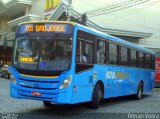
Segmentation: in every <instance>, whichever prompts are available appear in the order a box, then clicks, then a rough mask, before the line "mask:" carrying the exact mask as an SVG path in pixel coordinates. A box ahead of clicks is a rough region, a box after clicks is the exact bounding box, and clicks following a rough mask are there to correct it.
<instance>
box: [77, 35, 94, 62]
mask: <svg viewBox="0 0 160 119" xmlns="http://www.w3.org/2000/svg"><path fill="white" fill-rule="evenodd" d="M83 35H84V34H83ZM83 35H82V36H81V35H79V37H78V42H77V51H76V62H77V63H83V64H93V42H92V41H90V39H89V38H87V37H88V36H86V37H83Z"/></svg>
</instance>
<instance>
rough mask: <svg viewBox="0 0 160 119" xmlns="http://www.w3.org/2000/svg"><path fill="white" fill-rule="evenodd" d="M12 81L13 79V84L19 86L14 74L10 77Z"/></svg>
mask: <svg viewBox="0 0 160 119" xmlns="http://www.w3.org/2000/svg"><path fill="white" fill-rule="evenodd" d="M10 79H11V81H12V83H13V84H17V81H16V78H15V76H14V75H13V74H11V75H10Z"/></svg>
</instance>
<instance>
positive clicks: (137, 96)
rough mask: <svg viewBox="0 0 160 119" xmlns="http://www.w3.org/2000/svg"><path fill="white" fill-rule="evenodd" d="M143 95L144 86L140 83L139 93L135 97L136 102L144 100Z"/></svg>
mask: <svg viewBox="0 0 160 119" xmlns="http://www.w3.org/2000/svg"><path fill="white" fill-rule="evenodd" d="M142 95H143V85H142V83H141V82H140V83H139V85H138V89H137V93H136V94H135V95H134V97H135V99H136V100H140V99H141V98H142Z"/></svg>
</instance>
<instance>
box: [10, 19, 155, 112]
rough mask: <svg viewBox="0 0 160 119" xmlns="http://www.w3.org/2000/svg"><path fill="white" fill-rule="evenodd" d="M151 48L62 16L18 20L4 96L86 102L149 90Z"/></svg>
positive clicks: (47, 103) (93, 104)
mask: <svg viewBox="0 0 160 119" xmlns="http://www.w3.org/2000/svg"><path fill="white" fill-rule="evenodd" d="M154 60H155V52H153V51H151V50H149V49H146V48H143V47H140V46H138V45H136V44H133V43H130V42H127V41H124V40H122V39H120V38H117V37H114V36H111V35H107V34H105V33H102V32H99V31H97V30H94V29H91V28H88V27H86V26H83V25H80V24H77V23H74V22H66V21H38V22H25V23H21V24H19V26H18V28H17V31H16V38H15V44H14V52H13V60H12V65H11V67H10V68H9V69H10V71H11V76H10V77H11V83H10V95H11V96H12V97H14V98H23V99H32V100H41V101H43V103H44V105H45V106H50V105H51V104H52V103H54V104H76V103H82V102H87V103H88V104H89V106H90V107H91V108H93V109H97V108H98V107H99V102H100V100H101V99H106V98H110V97H118V96H125V95H133V96H134V97H135V98H136V99H138V100H139V99H141V97H142V95H143V93H144V92H149V91H152V89H153V87H154V80H155V61H154Z"/></svg>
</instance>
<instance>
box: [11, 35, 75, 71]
mask: <svg viewBox="0 0 160 119" xmlns="http://www.w3.org/2000/svg"><path fill="white" fill-rule="evenodd" d="M71 56H72V40H71V38H64V37H53V36H52V37H51V36H50V37H48V36H47V37H46V36H45V37H43V36H41V37H40V36H38V37H37V36H36V37H17V39H16V43H15V49H14V59H13V65H14V67H17V68H22V69H27V70H42V71H64V70H69V68H70V64H71Z"/></svg>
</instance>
